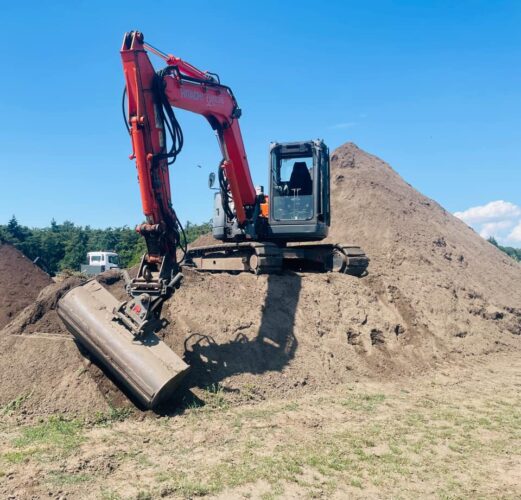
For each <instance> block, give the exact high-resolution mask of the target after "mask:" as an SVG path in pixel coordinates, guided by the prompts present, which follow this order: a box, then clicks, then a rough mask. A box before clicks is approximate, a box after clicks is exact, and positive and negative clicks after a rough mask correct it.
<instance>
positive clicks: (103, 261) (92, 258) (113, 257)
mask: <svg viewBox="0 0 521 500" xmlns="http://www.w3.org/2000/svg"><path fill="white" fill-rule="evenodd" d="M109 269H119V255H118V254H117V253H115V252H88V253H87V264H86V265H85V264H82V265H81V272H82V273H84V274H87V275H89V276H94V275H96V274H99V273H103V272H104V271H108V270H109Z"/></svg>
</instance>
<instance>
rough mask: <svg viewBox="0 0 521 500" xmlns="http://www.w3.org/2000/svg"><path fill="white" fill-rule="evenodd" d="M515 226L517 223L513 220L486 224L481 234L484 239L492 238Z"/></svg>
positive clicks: (482, 227)
mask: <svg viewBox="0 0 521 500" xmlns="http://www.w3.org/2000/svg"><path fill="white" fill-rule="evenodd" d="M514 224H515V221H511V220H502V221H499V222H486V223H485V224H483V225H482V226H481V229H480V231H479V234H480V235H481V236H483V238H490V237H491V236H496V235H497V234H501V233H503V232H504V230H506V229H510V228H511V227H512V226H513V225H514Z"/></svg>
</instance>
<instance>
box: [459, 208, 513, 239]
mask: <svg viewBox="0 0 521 500" xmlns="http://www.w3.org/2000/svg"><path fill="white" fill-rule="evenodd" d="M454 215H455V216H456V217H458V218H460V219H461V220H463V221H464V222H466V223H467V224H468V225H469V226H472V227H473V228H474V229H475V230H476V231H478V232H479V234H480V235H481V236H482V237H483V238H490V237H491V236H493V237H494V238H496V240H497V241H498V242H499V243H501V244H503V245H514V246H515V245H519V243H521V207H520V206H518V205H516V204H514V203H511V202H509V201H503V200H497V201H491V202H490V203H487V204H486V205H481V206H478V207H471V208H469V209H467V210H464V211H462V212H455V213H454Z"/></svg>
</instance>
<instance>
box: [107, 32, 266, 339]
mask: <svg viewBox="0 0 521 500" xmlns="http://www.w3.org/2000/svg"><path fill="white" fill-rule="evenodd" d="M147 51H149V52H152V53H154V54H155V55H157V56H159V57H160V58H162V59H163V60H164V61H165V62H166V64H167V66H166V67H165V68H164V69H162V70H160V71H156V70H155V69H154V67H153V66H152V63H151V62H150V59H149V58H148V54H147ZM121 58H122V62H123V70H124V74H125V90H126V95H127V101H128V103H127V113H126V115H125V120H126V122H127V124H128V130H129V133H130V136H131V139H132V149H133V152H132V155H131V156H130V158H131V159H135V162H136V168H137V174H138V181H139V187H140V192H141V201H142V205H143V213H144V215H145V219H146V222H145V223H143V224H140V225H139V226H138V227H137V228H136V229H137V231H138V232H139V233H140V234H142V235H143V236H144V237H145V240H146V244H147V253H146V255H145V256H144V257H143V259H142V261H141V265H140V267H139V271H138V274H137V277H136V278H134V279H133V280H128V291H129V293H130V295H131V296H132V297H133V298H132V300H131V301H129V302H126V303H123V304H122V305H121V306H120V308H119V309H118V311H117V315H118V317H119V319H120V320H121V322H123V323H124V324H125V325H126V326H127V327H128V328H129V329H130V330H131V331H132V332H133V333H134V334H136V335H141V334H145V333H147V332H148V331H151V330H152V331H153V330H155V329H157V328H158V327H159V326H160V324H161V318H160V313H161V307H162V304H163V302H164V300H165V299H166V298H168V297H169V296H170V295H171V294H172V293H173V291H174V289H175V288H176V287H179V286H180V284H181V279H182V275H181V273H180V272H179V266H178V263H177V260H176V247H177V246H178V245H179V244H180V240H181V237H180V232H182V227H181V224H180V223H179V220H178V218H177V216H176V213H175V211H174V209H173V207H172V198H171V191H170V179H169V165H170V164H171V163H173V162H174V161H175V159H176V157H177V155H178V154H179V152H180V151H181V148H182V146H183V134H182V131H181V127H180V125H179V123H178V122H177V119H176V117H175V114H174V111H173V109H172V108H179V109H184V110H187V111H191V112H193V113H197V114H200V115H202V116H204V117H205V118H206V119H207V120H208V122H209V124H210V125H211V127H212V129H213V130H214V131H215V132H216V135H217V138H218V141H219V145H220V148H221V152H222V156H223V160H222V162H221V164H220V168H219V179H220V185H221V191H222V194H223V199H224V200H225V202H224V207H225V210H227V213H228V216H229V217H233V218H235V219H236V220H237V223H238V225H239V227H244V226H245V225H246V224H248V223H251V222H252V219H253V218H254V217H256V215H257V214H258V210H259V209H258V201H257V195H256V192H255V188H254V185H253V182H252V179H251V175H250V169H249V166H248V160H247V157H246V152H245V149H244V143H243V140H242V134H241V129H240V126H239V121H238V119H239V117H240V115H241V111H240V108H239V106H238V105H237V101H236V100H235V97H234V95H233V92H232V90H231V89H230V88H229V87H227V86H225V85H222V84H221V83H220V81H219V78H218V77H217V75H214V74H211V73H206V72H203V71H200V70H199V69H197V68H195V67H194V66H192V65H191V64H189V63H187V62H185V61H183V60H182V59H180V58H178V57H175V56H172V55H167V54H164V53H163V52H161V51H159V50H158V49H156V48H155V47H153V46H151V45H149V44H147V43H145V41H144V37H143V34H142V33H140V32H137V31H131V32H129V33H126V34H125V37H124V39H123V46H122V48H121ZM123 104H124V103H123ZM167 135H169V136H170V139H168V138H167ZM168 143H169V144H168ZM227 200H230V201H233V207H234V212H233V213H232V210H231V208H230V204H229V202H228V201H227Z"/></svg>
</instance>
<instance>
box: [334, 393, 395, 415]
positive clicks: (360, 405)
mask: <svg viewBox="0 0 521 500" xmlns="http://www.w3.org/2000/svg"><path fill="white" fill-rule="evenodd" d="M384 400H385V395H384V394H353V395H350V396H349V397H348V398H347V399H344V400H343V401H341V404H342V406H345V407H347V408H349V409H350V410H353V411H361V412H367V413H369V412H373V411H374V410H376V408H377V407H378V406H379V405H380V404H381V403H382V402H383V401H384Z"/></svg>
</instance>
